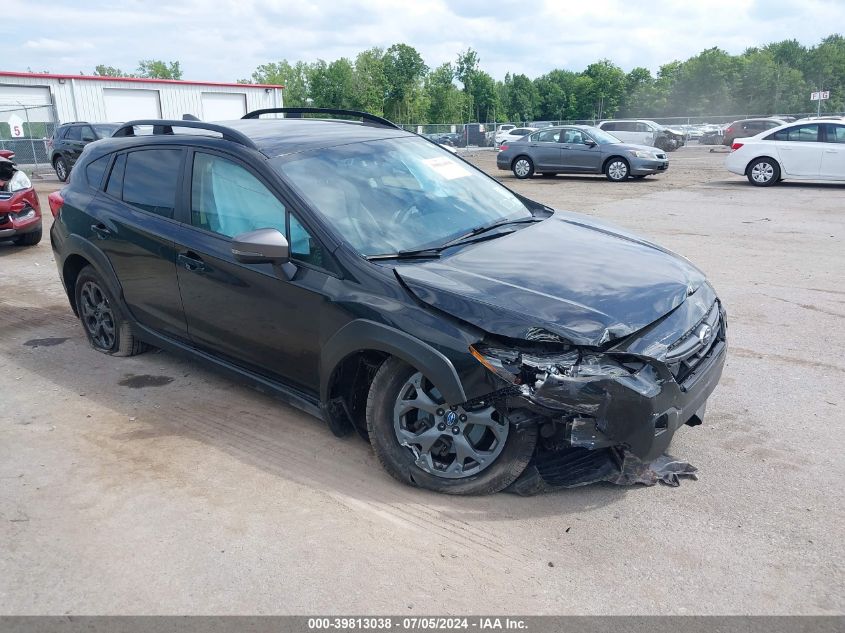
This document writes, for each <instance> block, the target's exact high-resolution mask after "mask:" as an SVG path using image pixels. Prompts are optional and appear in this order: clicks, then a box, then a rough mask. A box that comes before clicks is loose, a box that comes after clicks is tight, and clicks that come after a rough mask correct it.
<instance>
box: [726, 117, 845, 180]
mask: <svg viewBox="0 0 845 633" xmlns="http://www.w3.org/2000/svg"><path fill="white" fill-rule="evenodd" d="M725 167H727V168H728V170H729V171H732V172H733V173H735V174H739V175H741V176H746V177H747V178H748V182H750V183H751V184H752V185H757V186H759V187H766V186H768V185H773V184H775V183H777V182H778V181H780V180H784V179H786V178H788V179H795V180H839V181H845V118H843V119H838V120H815V121H795V122H794V123H787V124H786V125H781V126H779V127H776V128H773V129H770V130H766V131H765V132H761V133H760V134H758V135H757V136H752V137H749V138H738V139H736V140H734V143H733V145H732V146H731V153H730V154H729V155H728V157H727V159H726V160H725Z"/></svg>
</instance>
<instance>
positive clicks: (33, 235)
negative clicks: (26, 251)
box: [12, 226, 42, 246]
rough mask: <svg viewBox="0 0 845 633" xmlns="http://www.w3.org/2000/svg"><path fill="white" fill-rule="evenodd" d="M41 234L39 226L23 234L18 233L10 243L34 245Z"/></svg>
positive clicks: (38, 240)
mask: <svg viewBox="0 0 845 633" xmlns="http://www.w3.org/2000/svg"><path fill="white" fill-rule="evenodd" d="M41 235H42V228H41V227H40V226H39V227H38V228H37V229H35V230H34V231H30V232H29V233H24V234H23V235H18V236H17V237H15V238H14V239H13V240H12V244H14V245H15V246H35V245H36V244H38V242H40V241H41Z"/></svg>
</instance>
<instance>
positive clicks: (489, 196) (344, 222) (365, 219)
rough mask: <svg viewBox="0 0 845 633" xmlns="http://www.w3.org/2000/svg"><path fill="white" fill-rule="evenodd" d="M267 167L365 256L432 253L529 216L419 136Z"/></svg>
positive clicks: (506, 195)
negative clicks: (488, 228) (466, 236)
mask: <svg viewBox="0 0 845 633" xmlns="http://www.w3.org/2000/svg"><path fill="white" fill-rule="evenodd" d="M271 165H273V166H274V168H275V169H276V170H277V171H279V172H280V173H281V174H282V175H283V176H284V177H285V179H286V180H287V181H288V182H289V183H290V184H291V185H292V186H293V187H294V188H295V189H296V190H297V192H298V193H299V194H300V195H301V196H302V197H303V198H304V199H305V200H307V201H308V203H309V204H310V205H311V206H312V207H313V208H314V209H315V210H316V211H318V212H319V213H320V214H321V215H322V216H323V217H324V218H325V219H326V221H327V222H328V223H329V224H330V225H331V226H333V227H334V228H335V229H336V230H337V232H338V233H339V234H340V235H341V236H343V238H344V239H346V241H348V242H349V243H350V244H351V245H352V246H353V247H354V248H355V250H357V251H358V252H359V253H361V254H362V255H365V256H370V255H381V254H387V253H398V252H400V251H408V250H416V249H421V248H428V247H434V246H438V245H441V244H443V243H444V242H447V241H449V240H451V239H454V238H456V237H458V236H461V235H464V234H465V233H467V232H468V231H471V230H472V229H475V228H477V227H479V226H484V225H487V224H492V223H494V222H497V221H500V220H504V219H519V218H528V217H531V212H530V211H529V210H528V208H526V206H525V205H524V204H523V203H522V202H521V201H520V200H519V198H517V197H516V196H515V195H514V194H513V193H511V192H510V191H508V190H507V189H506V188H505V187H503V186H502V185H500V184H499V183H497V182H496V181H495V180H493V179H491V178H488V177H487V176H485V175H483V174H481V173H479V172H478V171H476V170H475V169H473V168H472V167H470V166H469V165H467V164H466V163H465V162H463V161H462V160H460V159H459V158H456V157H455V156H453V155H452V154H451V153H449V152H446V151H444V150H442V149H440V148H439V147H438V146H436V145H432V144H431V143H429V142H428V141H425V140H423V139H421V138H418V137H410V138H398V139H382V140H377V141H367V142H363V143H352V144H349V145H342V146H339V147H330V148H326V149H319V150H312V151H308V152H302V153H301V154H295V155H292V156H285V157H279V158H276V159H274V160H273V161H271Z"/></svg>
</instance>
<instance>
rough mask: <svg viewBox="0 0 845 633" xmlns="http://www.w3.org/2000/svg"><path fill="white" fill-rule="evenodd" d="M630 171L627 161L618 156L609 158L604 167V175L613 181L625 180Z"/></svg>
mask: <svg viewBox="0 0 845 633" xmlns="http://www.w3.org/2000/svg"><path fill="white" fill-rule="evenodd" d="M630 171H631V169H630V167H629V166H628V161H627V160H625V159H624V158H619V157H615V158H611V159H610V160H609V161H607V165H605V167H604V175H605V176H607V179H608V180H612V181H613V182H621V181H623V180H625V179H626V178H627V177H628V174H629V173H630Z"/></svg>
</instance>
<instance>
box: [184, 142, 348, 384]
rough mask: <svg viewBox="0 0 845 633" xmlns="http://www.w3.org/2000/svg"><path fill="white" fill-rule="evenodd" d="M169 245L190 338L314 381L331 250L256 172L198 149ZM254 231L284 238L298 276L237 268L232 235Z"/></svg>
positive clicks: (276, 375)
mask: <svg viewBox="0 0 845 633" xmlns="http://www.w3.org/2000/svg"><path fill="white" fill-rule="evenodd" d="M189 165H190V169H189V171H188V176H187V180H186V182H185V186H184V193H183V195H184V197H185V199H186V201H187V203H186V204H185V206H184V208H185V212H184V214H183V215H182V216H181V220H182V223H181V224H180V226H179V229H178V235H177V236H176V241H177V243H178V244H179V252H178V255H177V261H178V263H179V264H178V279H179V287H180V289H181V294H182V301H183V302H184V305H185V315H186V318H187V323H188V332H189V335H190V338H191V341H192V342H193V343H194V345H196V346H197V347H199V348H200V349H203V350H205V351H207V352H209V353H211V354H214V355H216V356H220V357H224V358H226V359H227V360H229V361H230V362H233V363H235V364H237V365H240V366H243V367H246V368H247V369H250V370H251V371H254V372H256V373H259V374H263V375H265V376H268V377H271V378H273V379H278V380H281V381H283V382H285V383H287V384H289V385H291V386H293V387H296V388H298V389H300V390H301V391H306V392H313V391H314V390H316V388H317V386H318V371H319V349H320V345H319V335H320V315H322V314H326V313H327V310H326V309H325V303H326V298H325V293H326V289H327V288H330V287H332V285H333V284H334V283H336V277H334V276H333V275H332V274H331V273H329V272H328V271H327V269H328V268H329V267H330V265H329V262H330V257H331V256H330V255H329V253H328V251H327V250H326V249H324V248H323V247H322V245H321V244H319V243H318V241H317V240H316V239H314V238H313V237H312V235H313V233H311V232H310V231H309V230H308V229H307V228H306V227H305V225H304V224H303V223H302V222H301V221H300V220H299V219H298V217H297V216H296V215H295V214H294V213H292V212H291V209H290V205H288V204H287V203H286V202H285V201H284V200H283V199H282V198H281V197H279V196H278V195H277V193H276V192H275V191H274V189H273V187H272V185H270V184H269V182H268V181H267V180H265V179H264V178H263V177H262V176H260V175H259V174H258V173H257V172H256V171H254V170H253V169H251V168H250V166H248V165H246V164H244V163H243V162H241V161H240V160H239V159H237V158H236V157H233V156H230V155H228V154H223V153H218V152H215V151H211V150H196V151H194V152H192V153H191V156H190V158H189ZM259 228H275V229H278V230H279V231H280V232H281V233H283V234H284V235H286V236H287V238H288V242H289V244H290V247H291V260H292V262H293V264H294V270H295V274H293V276H292V277H291V278H290V279H288V277H287V276H286V275H285V274H284V272H283V271H282V270H280V269H279V268H278V267H274V266H272V265H271V264H242V263H240V262H238V261H237V260H235V258H234V256H233V255H232V239H231V238H232V237H234V236H236V235H238V234H240V233H244V232H246V231H252V230H255V229H259Z"/></svg>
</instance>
